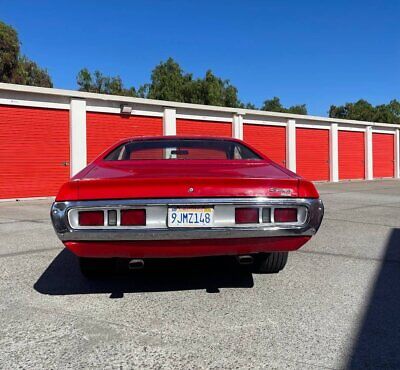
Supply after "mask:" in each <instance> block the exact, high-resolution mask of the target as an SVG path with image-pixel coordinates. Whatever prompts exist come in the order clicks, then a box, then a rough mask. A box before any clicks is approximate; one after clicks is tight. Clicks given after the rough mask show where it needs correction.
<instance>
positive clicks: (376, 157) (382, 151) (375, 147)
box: [372, 133, 394, 178]
mask: <svg viewBox="0 0 400 370" xmlns="http://www.w3.org/2000/svg"><path fill="white" fill-rule="evenodd" d="M372 153H373V172H374V177H375V178H382V177H394V135H391V134H378V133H373V134H372Z"/></svg>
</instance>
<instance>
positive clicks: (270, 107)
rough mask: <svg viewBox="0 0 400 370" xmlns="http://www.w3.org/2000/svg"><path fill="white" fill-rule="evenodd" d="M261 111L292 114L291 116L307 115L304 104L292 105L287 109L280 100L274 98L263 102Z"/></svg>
mask: <svg viewBox="0 0 400 370" xmlns="http://www.w3.org/2000/svg"><path fill="white" fill-rule="evenodd" d="M261 110H266V111H270V112H281V113H293V114H304V115H306V114H307V107H306V105H305V104H301V105H292V106H291V107H289V108H285V107H284V106H283V105H282V103H281V101H280V99H279V98H278V97H276V96H274V97H273V98H272V99H269V100H265V101H264V103H263V106H262V108H261Z"/></svg>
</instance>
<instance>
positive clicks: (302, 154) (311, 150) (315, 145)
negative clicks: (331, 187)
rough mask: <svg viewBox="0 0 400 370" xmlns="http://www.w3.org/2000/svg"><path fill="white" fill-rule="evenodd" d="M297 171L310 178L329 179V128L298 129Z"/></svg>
mask: <svg viewBox="0 0 400 370" xmlns="http://www.w3.org/2000/svg"><path fill="white" fill-rule="evenodd" d="M296 158H297V164H296V167H297V170H296V172H297V173H298V174H299V175H300V176H303V177H304V178H306V179H308V180H315V181H328V180H329V130H318V129H308V128H297V129H296Z"/></svg>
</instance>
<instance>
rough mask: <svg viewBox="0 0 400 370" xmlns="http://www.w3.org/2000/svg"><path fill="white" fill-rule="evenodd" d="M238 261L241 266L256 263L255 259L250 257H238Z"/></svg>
mask: <svg viewBox="0 0 400 370" xmlns="http://www.w3.org/2000/svg"><path fill="white" fill-rule="evenodd" d="M236 259H237V261H238V262H239V263H240V264H241V265H251V264H252V263H253V262H254V258H253V257H252V256H249V255H243V256H237V257H236Z"/></svg>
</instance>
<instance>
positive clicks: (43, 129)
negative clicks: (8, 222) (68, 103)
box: [0, 106, 70, 199]
mask: <svg viewBox="0 0 400 370" xmlns="http://www.w3.org/2000/svg"><path fill="white" fill-rule="evenodd" d="M69 172H70V167H69V112H68V111H67V110H56V109H43V108H28V107H17V106H0V198H2V199H9V198H29V197H42V196H52V195H55V194H56V193H57V191H58V189H59V187H60V186H61V185H62V184H63V183H64V182H66V181H68V178H69Z"/></svg>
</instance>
